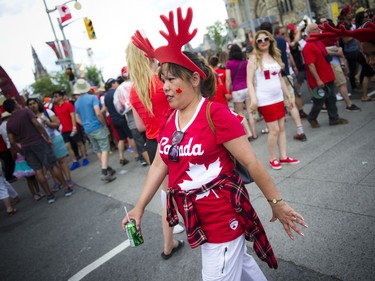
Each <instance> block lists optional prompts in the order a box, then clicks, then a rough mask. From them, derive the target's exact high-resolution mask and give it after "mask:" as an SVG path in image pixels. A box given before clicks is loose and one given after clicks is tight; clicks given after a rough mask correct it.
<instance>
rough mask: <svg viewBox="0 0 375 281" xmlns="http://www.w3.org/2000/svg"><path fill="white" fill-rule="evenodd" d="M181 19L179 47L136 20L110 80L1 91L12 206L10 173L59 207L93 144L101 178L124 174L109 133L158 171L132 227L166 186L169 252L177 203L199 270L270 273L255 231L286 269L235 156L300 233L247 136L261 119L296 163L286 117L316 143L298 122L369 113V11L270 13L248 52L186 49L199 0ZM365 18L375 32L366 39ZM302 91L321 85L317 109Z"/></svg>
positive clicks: (165, 254) (279, 151)
mask: <svg viewBox="0 0 375 281" xmlns="http://www.w3.org/2000/svg"><path fill="white" fill-rule="evenodd" d="M173 16H174V13H173V12H170V13H169V16H161V17H162V20H163V22H164V24H165V25H166V27H167V29H168V31H169V32H171V31H173V29H175V30H177V28H175V26H174V25H175V23H174V17H173ZM176 17H177V25H178V30H180V31H181V32H180V33H179V34H177V33H173V32H171V33H170V34H166V33H163V36H164V37H165V39H167V41H168V42H172V41H173V42H174V44H173V45H172V44H168V45H166V46H162V47H159V48H157V49H156V50H155V49H154V48H153V47H152V45H151V44H150V43H149V41H148V39H147V38H144V37H143V35H142V34H141V33H140V32H139V31H137V32H136V33H135V35H134V36H133V37H132V42H130V43H129V45H128V46H127V48H126V59H127V66H126V67H124V68H123V69H122V70H121V75H120V76H119V77H118V78H116V79H114V78H109V79H108V80H107V81H106V82H105V84H104V89H100V88H99V89H98V88H96V87H94V88H93V87H91V85H90V84H89V82H88V81H87V80H86V79H84V78H79V79H77V80H76V81H75V83H74V85H73V99H72V100H69V99H68V97H67V94H66V92H65V91H63V90H60V91H55V92H53V93H51V94H52V98H53V103H52V105H47V104H43V103H42V101H40V100H38V99H36V98H28V99H27V100H25V108H21V106H20V105H19V104H18V103H17V102H16V101H15V100H14V99H11V98H8V99H6V100H5V101H4V102H3V105H2V107H3V108H4V110H5V111H4V112H3V113H2V114H1V119H2V124H1V126H0V133H1V136H2V137H1V138H0V147H1V154H0V158H1V159H3V161H2V162H3V168H4V169H3V170H4V176H3V175H1V176H0V196H1V197H0V199H2V200H3V202H4V205H5V207H6V211H7V214H8V215H9V216H13V215H14V214H15V213H16V211H17V210H16V209H15V208H14V207H13V204H15V203H17V201H18V200H19V197H18V194H17V192H16V191H15V190H14V188H13V187H12V186H11V184H10V183H9V182H12V181H14V180H15V179H16V178H20V177H25V178H26V180H27V183H28V186H29V189H30V192H31V194H32V196H33V198H34V199H35V200H37V201H38V200H40V199H41V198H43V197H44V196H46V197H47V202H48V203H49V204H51V203H53V202H55V195H54V193H55V192H58V191H59V190H60V189H63V190H64V195H65V196H66V197H69V196H71V195H72V194H73V192H74V181H73V179H72V175H71V171H73V170H75V169H79V168H80V167H81V166H86V165H89V160H88V151H87V144H88V143H90V145H91V147H92V150H93V152H94V153H95V154H96V155H97V157H98V160H99V165H100V174H101V180H102V181H103V182H111V181H113V180H115V179H116V177H115V173H116V170H115V169H113V168H112V167H110V166H109V157H110V152H111V144H112V143H115V146H116V149H117V152H118V157H119V160H118V161H119V165H121V166H124V165H127V164H128V163H129V161H130V160H128V159H126V158H125V151H126V150H127V149H128V148H129V147H131V149H132V150H133V151H134V155H135V160H136V161H139V162H140V164H141V165H142V166H147V165H150V169H149V172H148V175H147V178H146V181H145V184H144V187H143V189H142V192H141V194H140V196H139V199H138V201H137V203H136V205H135V207H134V208H133V209H132V210H131V211H130V212H129V214H128V216H125V217H124V219H123V220H122V226H123V228H124V229H125V226H126V224H127V223H128V222H129V218H131V219H134V220H135V221H136V227H137V228H138V229H140V225H141V222H142V216H143V214H144V211H145V208H146V206H147V204H148V203H149V202H150V201H151V199H152V198H153V196H154V195H155V193H156V192H157V190H158V189H159V188H160V187H162V192H161V202H162V204H161V205H162V229H163V239H164V248H163V251H162V253H161V257H162V258H163V259H169V258H171V257H172V256H173V255H174V254H175V253H176V252H177V251H179V250H180V249H181V248H182V247H183V246H184V241H183V240H174V239H173V233H178V232H182V231H183V230H184V228H183V227H182V226H181V225H179V216H178V215H177V210H178V212H179V213H180V217H182V218H183V220H184V225H185V229H186V234H187V240H188V243H189V245H190V246H191V247H192V248H195V247H198V246H201V250H202V278H203V280H265V276H264V274H263V273H262V271H261V270H260V268H259V266H258V265H257V264H256V262H255V260H254V259H253V258H252V257H251V256H250V255H249V254H248V253H247V249H246V245H245V240H250V241H253V242H254V244H253V247H254V250H255V253H256V254H257V255H258V257H259V258H260V259H261V260H263V261H265V262H267V264H268V265H269V267H271V268H277V261H276V258H275V256H274V254H273V250H272V247H271V245H270V242H269V241H268V239H267V235H266V233H265V231H264V229H263V226H262V223H261V222H260V220H259V218H258V216H257V214H256V212H255V210H254V209H253V207H252V205H251V202H250V199H249V196H248V193H247V190H246V188H245V186H244V184H243V181H242V179H241V177H240V175H239V173H238V172H237V171H236V169H235V162H234V161H233V159H236V161H238V162H240V163H241V164H242V165H243V166H244V167H245V168H246V169H247V170H248V172H249V173H250V175H251V177H252V178H253V180H254V181H255V183H256V184H257V186H258V187H259V188H260V190H261V191H262V193H263V195H264V197H265V198H266V200H267V202H268V203H269V205H270V207H271V210H272V219H271V221H272V222H273V221H276V220H279V221H280V223H281V224H282V225H283V228H284V230H285V231H286V233H287V234H288V236H289V237H290V238H291V239H293V238H294V233H293V232H296V233H297V234H299V235H301V236H303V233H302V231H301V230H300V228H299V227H300V226H303V227H307V224H306V223H305V222H304V219H303V217H302V215H301V214H299V213H298V212H296V211H295V210H294V209H293V208H292V207H290V206H289V205H288V204H287V203H286V202H285V201H284V200H283V198H282V195H281V194H280V192H279V191H278V189H277V187H276V185H275V184H274V182H273V180H272V178H271V176H270V175H269V173H268V172H267V169H266V168H265V167H264V165H263V164H262V163H261V162H260V161H259V160H258V158H257V156H256V153H255V151H254V150H253V148H252V146H251V142H253V141H256V140H257V139H258V132H257V124H256V123H257V121H262V120H263V121H264V122H265V126H266V128H264V129H262V130H261V133H265V134H268V135H267V150H268V154H269V162H268V163H267V164H268V165H269V166H270V168H272V169H274V170H279V169H281V168H282V167H283V166H284V165H290V164H292V165H293V164H298V163H300V161H299V160H298V159H296V158H292V157H291V156H289V155H288V153H287V139H288V138H287V135H286V130H285V126H286V124H285V118H286V115H287V114H290V116H291V118H292V120H293V123H294V126H295V128H296V134H295V135H293V139H294V140H297V141H307V136H306V134H305V131H304V128H303V124H302V121H301V119H306V120H307V121H308V122H309V124H310V126H311V127H312V128H314V129H315V128H319V127H320V124H319V123H318V121H317V119H318V115H319V114H320V112H321V111H322V110H326V111H327V113H328V119H329V125H330V126H335V125H344V124H347V123H348V122H349V121H348V120H346V119H344V118H341V117H340V116H339V110H338V108H337V105H336V102H337V100H339V99H343V100H344V102H345V105H346V108H345V109H346V110H347V111H349V112H358V111H360V108H359V107H358V106H357V105H355V104H354V103H353V102H352V101H351V99H350V93H349V89H350V91H351V92H352V93H354V92H355V91H357V92H358V90H357V88H358V86H359V85H361V90H360V94H361V101H362V102H368V101H372V100H373V99H372V98H371V97H370V96H369V95H368V87H369V86H368V85H369V81H371V79H373V78H374V74H375V72H374V71H375V59H374V56H375V50H374V49H375V46H374V42H375V25H374V24H373V23H371V19H370V17H369V13H368V11H367V10H366V9H364V8H358V9H356V10H353V9H352V8H351V7H350V6H347V7H345V8H344V9H343V10H342V11H341V13H340V17H339V18H338V24H342V25H343V26H344V27H345V30H346V31H344V30H343V29H336V28H335V25H334V23H333V20H331V19H328V18H323V17H322V18H320V19H318V20H317V22H311V23H306V22H303V24H299V25H294V24H288V25H287V26H280V25H277V26H275V25H273V24H272V23H270V22H264V23H262V24H261V26H260V30H259V31H258V32H257V33H256V34H254V38H253V45H252V46H248V47H247V48H246V50H245V51H244V50H242V49H241V47H240V46H238V45H236V44H230V45H228V50H226V51H222V52H220V53H218V54H216V55H214V56H211V57H209V58H203V57H202V56H199V55H197V54H195V53H191V52H186V51H182V50H181V48H182V47H183V45H184V44H186V43H188V42H189V41H190V40H191V39H192V38H193V37H194V34H195V31H193V32H192V33H190V32H189V28H190V25H191V22H192V17H193V11H192V10H191V9H190V8H189V9H188V10H187V13H186V17H183V16H182V10H181V8H178V9H177V13H176ZM354 19H355V20H354ZM318 24H322V25H318ZM361 29H365V30H366V31H370V32H369V33H367V37H366V38H365V36H363V33H362V31H361ZM340 35H341V36H340ZM176 37H178V38H176ZM359 41H365V43H361V44H362V45H361V46H360V44H359ZM176 42H177V43H176ZM360 47H362V49H361V48H360ZM305 80H306V82H307V85H308V87H307V88H308V90H309V92H306V93H305V92H303V91H302V84H303V83H304V82H305ZM303 95H309V96H311V100H312V106H311V109H310V112H309V113H306V112H305V111H304V106H303V99H302V97H303ZM229 102H231V103H233V108H232V107H230V106H229V105H230V103H229ZM232 110H233V111H232ZM20 120H22V122H21V121H20ZM2 142H3V143H2ZM68 157H69V158H70V162H71V165H70V167H69V164H68ZM81 158H82V162H81V163H80V162H79V160H80V159H81ZM98 170H99V169H98ZM17 171H21V173H20V174H21V175H20V176H17V175H18V174H17V173H16V172H17ZM48 172H49V173H50V174H51V176H52V178H53V181H54V186H53V188H50V186H49V183H48V180H47V173H48ZM39 186H41V187H42V189H43V192H41V191H40V189H39ZM212 210H215V211H214V212H213V211H212Z"/></svg>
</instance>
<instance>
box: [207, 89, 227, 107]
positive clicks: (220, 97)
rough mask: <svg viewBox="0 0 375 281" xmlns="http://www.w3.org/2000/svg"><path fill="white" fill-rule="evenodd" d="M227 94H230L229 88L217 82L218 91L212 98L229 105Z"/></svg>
mask: <svg viewBox="0 0 375 281" xmlns="http://www.w3.org/2000/svg"><path fill="white" fill-rule="evenodd" d="M226 94H228V92H227V88H226V87H225V86H224V85H223V84H216V92H215V94H214V96H213V97H212V98H211V100H212V101H214V102H219V103H221V104H224V105H226V106H228V101H227V98H226V97H225V95H226Z"/></svg>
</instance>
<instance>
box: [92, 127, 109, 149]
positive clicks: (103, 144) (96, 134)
mask: <svg viewBox="0 0 375 281" xmlns="http://www.w3.org/2000/svg"><path fill="white" fill-rule="evenodd" d="M108 135H109V132H108V129H107V128H100V129H98V130H96V131H93V132H91V133H89V134H87V136H88V137H89V139H90V142H91V144H92V149H93V151H94V152H95V153H100V152H102V151H109V140H108Z"/></svg>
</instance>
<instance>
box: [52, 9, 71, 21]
mask: <svg viewBox="0 0 375 281" xmlns="http://www.w3.org/2000/svg"><path fill="white" fill-rule="evenodd" d="M56 8H57V10H58V11H59V13H60V17H61V23H63V22H65V21H67V20H70V19H71V18H72V14H71V13H70V11H69V8H68V6H65V5H60V6H56Z"/></svg>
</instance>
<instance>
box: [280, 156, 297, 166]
mask: <svg viewBox="0 0 375 281" xmlns="http://www.w3.org/2000/svg"><path fill="white" fill-rule="evenodd" d="M280 163H281V164H292V165H293V164H298V163H299V160H297V159H293V158H291V157H289V156H287V157H286V158H285V159H280Z"/></svg>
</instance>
